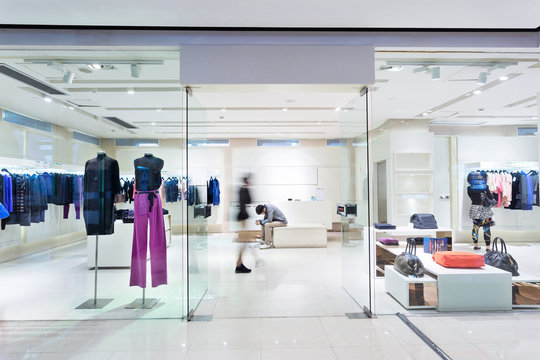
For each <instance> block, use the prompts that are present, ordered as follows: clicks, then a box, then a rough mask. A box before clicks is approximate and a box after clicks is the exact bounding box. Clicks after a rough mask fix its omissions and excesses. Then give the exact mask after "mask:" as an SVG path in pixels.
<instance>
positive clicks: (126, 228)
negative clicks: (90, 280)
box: [86, 214, 171, 269]
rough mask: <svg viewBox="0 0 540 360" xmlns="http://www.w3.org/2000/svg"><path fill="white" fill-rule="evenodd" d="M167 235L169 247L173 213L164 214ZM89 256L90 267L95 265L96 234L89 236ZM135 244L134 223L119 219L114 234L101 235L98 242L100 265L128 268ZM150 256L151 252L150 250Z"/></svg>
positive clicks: (115, 224) (88, 264) (88, 263)
mask: <svg viewBox="0 0 540 360" xmlns="http://www.w3.org/2000/svg"><path fill="white" fill-rule="evenodd" d="M164 221H165V237H166V240H167V247H169V246H170V245H171V215H170V214H168V215H164ZM86 243H87V250H88V258H87V260H86V263H87V266H88V268H89V269H93V268H94V266H95V257H96V236H95V235H91V236H88V237H87V242H86ZM132 245H133V223H123V222H122V221H121V220H117V221H115V223H114V234H111V235H100V236H99V243H98V252H99V253H98V255H99V257H98V267H104V268H105V267H110V268H117V267H121V268H126V267H128V268H129V267H130V266H131V248H132ZM147 256H148V258H150V252H148V255H147Z"/></svg>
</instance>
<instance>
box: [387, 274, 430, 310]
mask: <svg viewBox="0 0 540 360" xmlns="http://www.w3.org/2000/svg"><path fill="white" fill-rule="evenodd" d="M384 286H385V288H386V291H387V292H388V293H389V294H391V295H392V296H393V297H394V298H395V299H396V300H397V301H398V302H399V303H400V304H401V305H403V307H404V308H405V309H435V308H436V307H437V280H435V279H433V278H432V277H431V276H429V275H424V276H423V277H421V278H413V277H408V276H405V275H403V274H401V273H399V272H398V271H397V270H396V269H394V266H390V265H387V266H386V267H385V271H384Z"/></svg>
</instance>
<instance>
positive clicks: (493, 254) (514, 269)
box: [484, 237, 519, 276]
mask: <svg viewBox="0 0 540 360" xmlns="http://www.w3.org/2000/svg"><path fill="white" fill-rule="evenodd" d="M498 242H500V243H501V251H499V248H498V246H497V244H498ZM484 260H485V262H486V264H487V265H491V266H493V267H496V268H498V269H501V270H504V271H508V272H511V273H512V276H519V272H518V263H517V261H516V260H515V259H514V258H513V257H512V255H510V254H509V253H508V252H507V251H506V244H505V242H504V240H503V239H502V238H500V237H496V238H495V240H493V249H492V250H490V251H488V252H486V254H485V255H484Z"/></svg>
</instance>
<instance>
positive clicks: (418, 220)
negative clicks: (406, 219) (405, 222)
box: [410, 214, 438, 229]
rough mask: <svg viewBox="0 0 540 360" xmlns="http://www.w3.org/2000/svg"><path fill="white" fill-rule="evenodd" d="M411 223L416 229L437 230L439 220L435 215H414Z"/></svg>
mask: <svg viewBox="0 0 540 360" xmlns="http://www.w3.org/2000/svg"><path fill="white" fill-rule="evenodd" d="M410 222H411V223H413V224H414V228H415V229H437V228H438V227H437V220H435V216H433V214H414V215H413V216H411V219H410Z"/></svg>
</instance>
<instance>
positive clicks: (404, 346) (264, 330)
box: [0, 312, 540, 360]
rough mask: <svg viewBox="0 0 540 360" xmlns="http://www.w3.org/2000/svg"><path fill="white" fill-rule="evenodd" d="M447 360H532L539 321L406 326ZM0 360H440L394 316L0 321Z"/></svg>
mask: <svg viewBox="0 0 540 360" xmlns="http://www.w3.org/2000/svg"><path fill="white" fill-rule="evenodd" d="M409 319H410V320H411V321H412V322H413V323H414V324H415V325H416V326H417V327H418V328H420V329H421V330H422V331H423V332H424V333H425V334H426V335H427V336H428V337H430V338H431V339H432V340H433V341H434V342H435V343H436V344H437V345H438V346H439V347H440V348H441V349H442V350H443V351H444V352H445V353H446V354H448V355H449V356H450V357H451V358H452V359H455V360H459V359H463V360H468V359H521V360H523V359H537V358H538V349H537V339H538V336H540V313H538V312H532V313H525V312H519V313H496V314H495V313H491V314H472V315H437V316H429V317H415V316H411V317H410V318H409ZM0 331H1V333H2V340H1V342H2V346H1V347H0V358H2V359H10V360H11V359H82V360H86V359H92V360H101V359H103V360H105V359H108V360H116V359H158V358H159V359H164V360H166V359H177V360H182V359H189V360H191V359H220V360H221V359H234V360H244V359H246V360H251V359H253V360H271V359H272V360H273V359H280V360H284V359H285V360H286V359H294V360H302V359H306V360H313V359H315V360H319V359H321V360H322V359H324V360H326V359H328V360H349V359H351V360H352V359H360V358H362V359H388V360H401V359H403V360H406V359H409V360H418V359H422V360H424V359H433V360H436V359H440V357H439V356H438V355H437V354H435V353H434V352H433V351H432V350H431V349H430V348H429V347H428V346H427V345H426V344H425V343H424V342H423V341H422V340H421V339H420V338H419V337H418V336H416V335H415V334H414V333H413V332H412V331H411V330H410V329H409V328H408V327H407V326H405V325H404V323H403V322H402V321H401V320H400V319H399V318H397V317H396V316H395V315H385V316H380V317H378V318H376V319H359V320H350V319H348V318H346V317H344V316H333V317H303V318H299V317H294V318H250V319H214V320H212V321H209V322H191V323H187V322H182V321H181V320H155V319H149V320H100V321H92V320H90V321H55V322H52V321H21V322H14V321H4V322H0Z"/></svg>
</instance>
